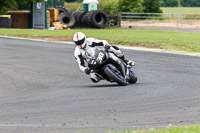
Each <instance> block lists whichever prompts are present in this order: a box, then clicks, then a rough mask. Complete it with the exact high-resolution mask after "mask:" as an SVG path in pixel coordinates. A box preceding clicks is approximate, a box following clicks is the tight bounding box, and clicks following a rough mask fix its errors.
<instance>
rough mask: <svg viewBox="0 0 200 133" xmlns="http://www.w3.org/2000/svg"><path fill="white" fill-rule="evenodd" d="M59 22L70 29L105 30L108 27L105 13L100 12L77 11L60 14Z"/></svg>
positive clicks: (107, 18)
mask: <svg viewBox="0 0 200 133" xmlns="http://www.w3.org/2000/svg"><path fill="white" fill-rule="evenodd" d="M60 22H61V23H62V24H64V25H67V26H69V27H70V28H72V27H74V26H78V27H90V28H105V27H108V26H109V17H108V15H107V13H106V12H104V11H100V10H92V11H83V12H81V11H77V12H72V13H71V12H65V11H64V12H61V13H60Z"/></svg>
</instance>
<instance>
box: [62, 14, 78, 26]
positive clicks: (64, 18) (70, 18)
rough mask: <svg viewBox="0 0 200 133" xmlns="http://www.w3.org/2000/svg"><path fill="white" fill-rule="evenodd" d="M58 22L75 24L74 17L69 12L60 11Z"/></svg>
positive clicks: (69, 24) (68, 24)
mask: <svg viewBox="0 0 200 133" xmlns="http://www.w3.org/2000/svg"><path fill="white" fill-rule="evenodd" d="M59 19H60V22H61V23H62V24H64V25H67V26H68V27H70V28H72V27H74V26H75V22H76V21H75V18H74V17H73V16H72V15H71V14H70V13H69V12H62V13H61V14H60V16H59Z"/></svg>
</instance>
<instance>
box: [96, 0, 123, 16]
mask: <svg viewBox="0 0 200 133" xmlns="http://www.w3.org/2000/svg"><path fill="white" fill-rule="evenodd" d="M118 3H119V0H109V1H107V2H105V1H104V0H100V1H99V5H100V6H99V9H100V10H102V11H105V12H106V13H108V14H109V15H117V14H118V13H119V9H118V6H119V4H118Z"/></svg>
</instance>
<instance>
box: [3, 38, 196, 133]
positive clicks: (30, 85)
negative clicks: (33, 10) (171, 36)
mask: <svg viewBox="0 0 200 133" xmlns="http://www.w3.org/2000/svg"><path fill="white" fill-rule="evenodd" d="M73 51H74V46H73V45H71V44H61V43H55V42H37V41H30V40H19V39H7V38H2V37H0V133H24V132H25V133H66V132H68V133H69V132H78V131H81V132H102V131H108V130H118V131H121V130H126V129H133V130H136V129H148V128H164V127H168V126H182V125H192V124H200V67H199V66H200V57H195V56H186V55H177V54H167V53H156V52H144V51H134V50H125V49H122V51H123V52H124V54H125V55H126V57H127V58H129V59H133V60H134V61H135V62H136V66H135V67H134V68H135V72H136V74H137V76H138V78H139V79H138V83H137V84H134V85H128V86H126V87H122V86H118V85H116V84H115V83H113V84H111V83H108V82H106V81H102V82H100V83H98V84H94V83H92V82H91V81H90V80H89V77H88V76H87V75H85V74H84V73H82V72H81V71H80V70H79V68H78V66H77V63H76V62H75V59H74V56H73Z"/></svg>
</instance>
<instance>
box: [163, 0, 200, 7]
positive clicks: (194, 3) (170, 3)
mask: <svg viewBox="0 0 200 133" xmlns="http://www.w3.org/2000/svg"><path fill="white" fill-rule="evenodd" d="M159 1H160V4H161V6H162V7H177V6H178V3H179V2H180V6H183V7H199V6H200V1H199V0H159Z"/></svg>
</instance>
